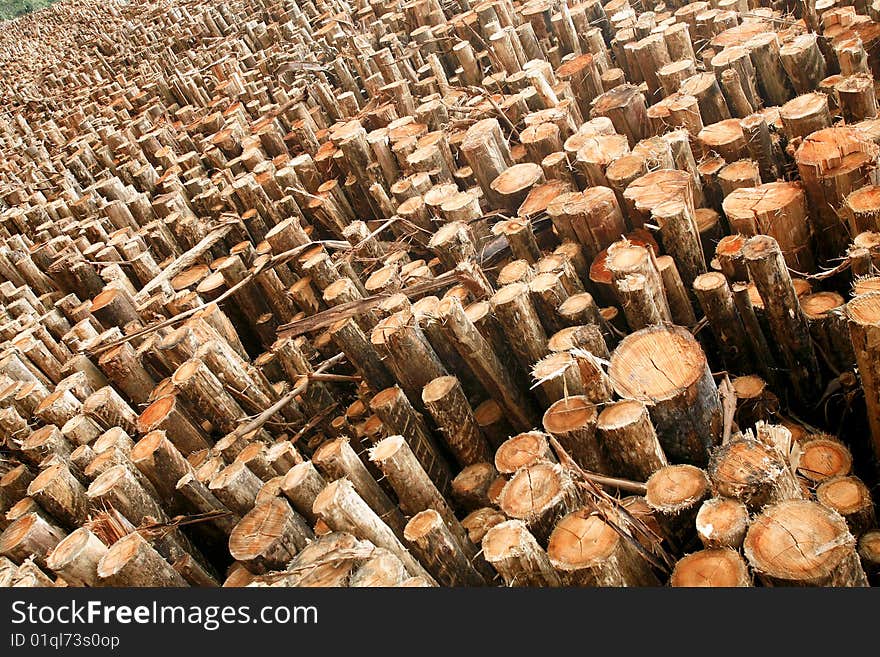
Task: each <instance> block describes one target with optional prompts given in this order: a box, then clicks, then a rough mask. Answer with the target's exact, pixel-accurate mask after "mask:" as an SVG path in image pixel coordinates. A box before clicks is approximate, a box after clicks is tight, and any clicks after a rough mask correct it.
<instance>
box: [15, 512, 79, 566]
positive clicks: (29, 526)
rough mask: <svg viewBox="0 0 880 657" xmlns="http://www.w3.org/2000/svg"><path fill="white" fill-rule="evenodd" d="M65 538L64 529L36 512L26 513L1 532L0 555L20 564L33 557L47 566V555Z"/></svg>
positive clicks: (38, 562) (41, 564)
mask: <svg viewBox="0 0 880 657" xmlns="http://www.w3.org/2000/svg"><path fill="white" fill-rule="evenodd" d="M25 499H27V498H25ZM63 538H64V531H63V530H61V529H60V528H58V527H56V526H55V525H52V524H50V523H49V522H47V521H46V520H45V519H44V518H42V517H41V516H40V515H39V514H37V513H35V512H31V513H26V514H24V515H22V516H20V517H19V518H17V519H15V520H14V521H13V522H12V523H11V524H10V525H9V527H7V528H6V529H5V530H3V533H2V534H0V556H4V557H7V558H9V559H11V560H12V561H14V562H15V563H18V564H20V563H22V562H23V561H24V560H25V559H30V558H33V559H34V561H36V562H37V564H39V565H40V566H45V565H46V557H47V556H48V555H49V553H50V552H51V551H52V550H54V549H55V547H56V546H57V545H58V543H60V542H61V539H63Z"/></svg>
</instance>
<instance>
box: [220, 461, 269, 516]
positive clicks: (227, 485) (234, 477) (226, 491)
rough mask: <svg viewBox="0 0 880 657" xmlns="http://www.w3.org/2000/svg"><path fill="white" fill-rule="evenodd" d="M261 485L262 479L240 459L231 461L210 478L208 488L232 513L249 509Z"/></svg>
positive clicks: (241, 513) (240, 513) (241, 512)
mask: <svg viewBox="0 0 880 657" xmlns="http://www.w3.org/2000/svg"><path fill="white" fill-rule="evenodd" d="M262 487H263V481H262V480H261V479H260V478H259V477H258V476H257V475H255V474H254V473H253V471H252V470H251V469H250V468H248V467H247V466H246V465H245V464H244V463H242V462H241V461H233V462H232V463H231V464H229V465H227V466H226V467H225V468H223V469H222V470H221V471H220V472H219V473H217V475H216V476H215V477H214V478H213V479H211V482H210V483H209V484H208V490H210V491H211V492H212V493H213V494H214V495H216V496H217V498H218V499H219V500H220V501H221V502H223V504H224V505H225V506H227V507H228V508H229V510H230V511H232V512H233V513H237V514H239V515H241V516H243V515H244V514H246V513H247V512H248V511H250V510H251V509H252V508H253V506H254V503H255V502H256V499H257V494H258V493H259V492H260V489H261V488H262Z"/></svg>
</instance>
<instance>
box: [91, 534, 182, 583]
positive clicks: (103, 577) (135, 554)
mask: <svg viewBox="0 0 880 657" xmlns="http://www.w3.org/2000/svg"><path fill="white" fill-rule="evenodd" d="M97 572H98V577H99V581H100V582H101V585H102V586H132V587H183V586H188V584H187V583H186V580H184V579H183V577H181V576H180V575H179V574H178V573H177V571H176V570H174V568H172V567H171V564H169V563H168V562H167V561H165V559H163V558H162V555H161V554H159V553H158V552H157V551H156V550H155V549H154V548H153V547H152V546H151V545H150V544H149V543H148V542H147V541H146V540H145V539H144V538H143V537H142V536H141V535H140V534H139V533H137V532H132V533H131V534H128V535H127V536H125V537H124V538H121V539H119V540H118V541H116V542H115V543H114V544H113V545H112V546H111V547H110V549H109V550H107V553H106V554H105V555H104V556H103V557H101V560H100V561H99V562H98V568H97Z"/></svg>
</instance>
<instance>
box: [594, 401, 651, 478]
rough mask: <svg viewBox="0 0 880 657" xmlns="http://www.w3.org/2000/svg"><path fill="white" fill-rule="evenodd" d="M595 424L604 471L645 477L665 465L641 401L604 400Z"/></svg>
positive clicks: (631, 476)
mask: <svg viewBox="0 0 880 657" xmlns="http://www.w3.org/2000/svg"><path fill="white" fill-rule="evenodd" d="M596 426H597V429H598V433H599V442H600V444H601V446H602V450H603V452H604V454H605V458H606V460H607V462H608V466H609V470H608V472H612V473H614V474H615V475H617V476H620V477H624V478H628V479H633V480H635V481H646V480H647V479H648V478H649V477H650V476H651V475H652V474H654V472H656V471H657V470H659V469H660V468H663V467H665V466H666V465H668V463H667V461H666V454H664V453H663V448H662V447H661V446H660V441H659V440H658V439H657V434H656V432H655V431H654V425H653V424H652V423H651V417H650V415H649V414H648V408H647V407H646V406H645V405H644V404H643V403H642V402H640V401H636V400H631V399H627V400H623V401H619V402H615V403H612V404H608V405H607V406H605V408H604V409H603V410H602V412H601V413H600V414H599V417H598V419H597V425H596Z"/></svg>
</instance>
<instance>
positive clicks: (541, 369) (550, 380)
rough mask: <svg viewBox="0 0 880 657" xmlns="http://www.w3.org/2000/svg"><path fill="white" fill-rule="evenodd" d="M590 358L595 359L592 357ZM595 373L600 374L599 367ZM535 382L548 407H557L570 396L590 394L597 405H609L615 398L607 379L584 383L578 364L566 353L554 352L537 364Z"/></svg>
mask: <svg viewBox="0 0 880 657" xmlns="http://www.w3.org/2000/svg"><path fill="white" fill-rule="evenodd" d="M587 355H588V356H590V357H592V354H587ZM587 367H589V365H587ZM595 369H597V370H599V367H598V365H597V366H596V368H595ZM599 372H601V370H599ZM599 372H596V373H595V374H599ZM532 378H533V379H534V380H535V382H536V383H537V385H538V386H539V390H540V396H541V397H542V399H543V401H544V402H545V403H546V404H552V403H555V402H557V401H559V400H561V399H563V398H564V397H566V396H568V395H581V394H586V395H587V397H588V398H589V399H590V400H592V401H595V402H600V401H605V400H606V399H608V398H609V396H610V395H611V385H610V384H609V383H608V382H607V377H605V378H604V379H602V378H600V377H598V376H593V377H592V378H588V379H584V380H583V381H582V378H583V377H582V375H581V368H580V366H579V364H578V362H577V360H576V359H575V358H574V357H573V356H572V355H571V354H570V353H568V352H565V351H563V352H554V353H552V354H550V355H549V356H545V357H544V358H542V359H541V360H539V361H538V362H537V363H535V366H534V367H533V368H532Z"/></svg>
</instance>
